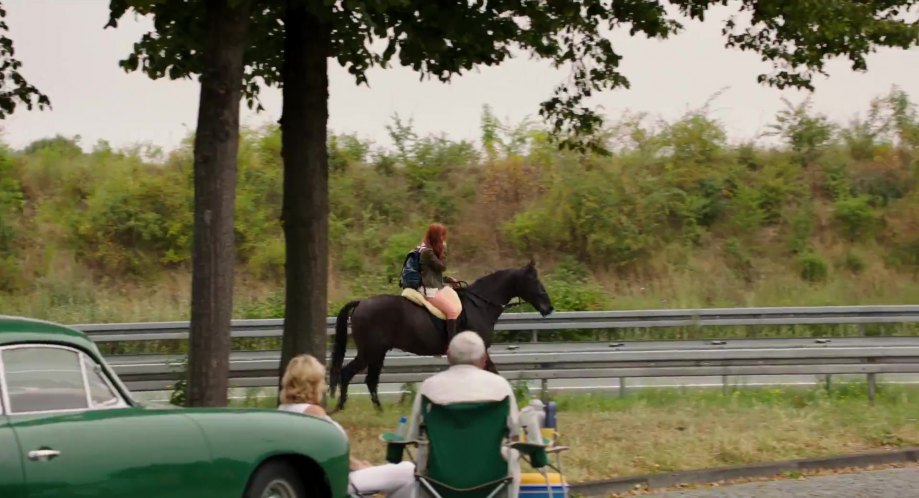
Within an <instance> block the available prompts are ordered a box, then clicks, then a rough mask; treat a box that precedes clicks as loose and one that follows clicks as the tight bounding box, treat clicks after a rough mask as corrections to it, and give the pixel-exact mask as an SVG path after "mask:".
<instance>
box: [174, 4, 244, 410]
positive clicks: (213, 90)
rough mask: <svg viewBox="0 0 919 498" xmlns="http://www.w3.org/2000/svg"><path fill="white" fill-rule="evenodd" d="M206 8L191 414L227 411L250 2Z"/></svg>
mask: <svg viewBox="0 0 919 498" xmlns="http://www.w3.org/2000/svg"><path fill="white" fill-rule="evenodd" d="M228 3H230V2H227V0H208V2H207V14H206V16H207V20H206V22H207V40H206V44H205V48H204V50H205V51H206V53H204V54H202V60H203V61H204V64H205V66H204V67H203V68H202V73H201V95H200V99H199V101H198V127H197V131H196V134H195V164H194V173H195V226H194V242H193V246H192V286H191V337H190V341H189V353H188V370H189V382H188V395H187V402H186V404H187V405H188V406H226V404H227V387H228V386H227V384H228V377H229V371H230V318H231V316H232V312H233V263H234V259H235V257H236V255H235V249H234V240H233V238H234V237H233V209H234V203H235V199H236V156H237V149H238V147H239V101H240V98H241V97H242V76H243V52H244V51H245V48H246V31H247V28H248V24H249V5H250V2H248V1H244V2H235V3H234V4H235V7H230V6H229V5H228Z"/></svg>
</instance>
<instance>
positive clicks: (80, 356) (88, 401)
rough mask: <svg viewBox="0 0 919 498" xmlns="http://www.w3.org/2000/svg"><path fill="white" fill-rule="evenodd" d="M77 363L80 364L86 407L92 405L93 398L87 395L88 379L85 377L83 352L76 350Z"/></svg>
mask: <svg viewBox="0 0 919 498" xmlns="http://www.w3.org/2000/svg"><path fill="white" fill-rule="evenodd" d="M77 363H79V364H80V378H82V379H83V395H84V396H85V397H86V408H92V407H93V398H92V397H91V396H90V395H89V379H88V378H87V377H86V364H85V363H83V352H82V351H78V352H77Z"/></svg>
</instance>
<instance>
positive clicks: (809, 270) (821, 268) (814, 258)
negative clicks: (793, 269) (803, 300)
mask: <svg viewBox="0 0 919 498" xmlns="http://www.w3.org/2000/svg"><path fill="white" fill-rule="evenodd" d="M798 274H799V275H800V276H801V278H802V279H804V280H806V281H808V282H822V281H824V280H826V278H827V274H828V268H827V264H826V261H824V260H823V258H821V257H820V256H819V255H817V254H816V253H813V252H807V253H804V254H802V255H801V256H799V257H798Z"/></svg>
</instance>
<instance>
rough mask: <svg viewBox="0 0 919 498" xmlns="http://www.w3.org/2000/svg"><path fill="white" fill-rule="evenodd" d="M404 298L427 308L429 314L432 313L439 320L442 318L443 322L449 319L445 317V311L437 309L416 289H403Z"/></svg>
mask: <svg viewBox="0 0 919 498" xmlns="http://www.w3.org/2000/svg"><path fill="white" fill-rule="evenodd" d="M402 297H404V298H405V299H408V300H409V301H411V302H413V303H415V304H417V305H418V306H424V307H425V308H427V309H428V311H429V312H431V314H432V315H434V316H436V317H437V318H440V319H441V320H446V319H447V316H446V315H444V312H443V311H440V310H439V309H437V307H435V306H434V305H433V304H431V303H430V302H429V301H428V300H427V299H425V298H424V294H422V293H420V292H418V291H417V290H415V289H410V288H405V289H402Z"/></svg>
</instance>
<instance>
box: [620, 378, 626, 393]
mask: <svg viewBox="0 0 919 498" xmlns="http://www.w3.org/2000/svg"><path fill="white" fill-rule="evenodd" d="M619 397H620V398H624V397H625V377H619Z"/></svg>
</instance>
